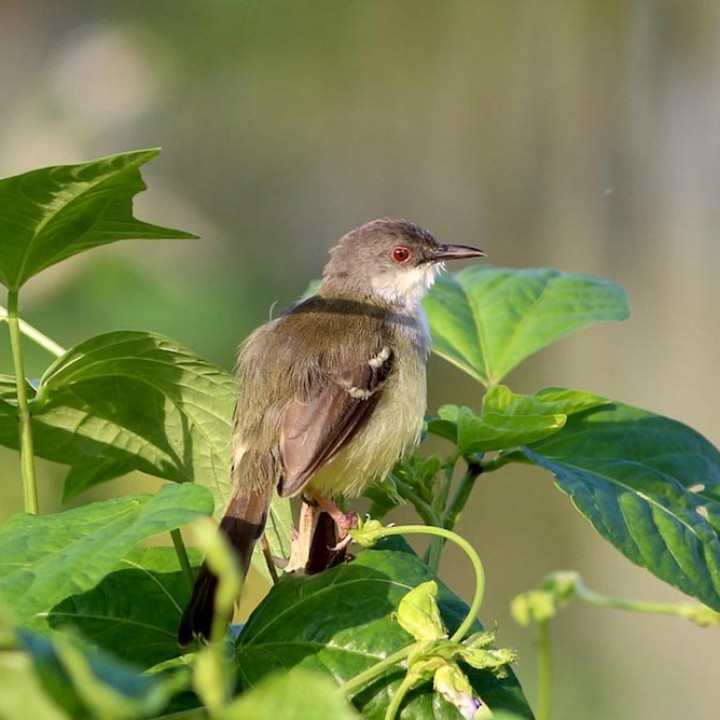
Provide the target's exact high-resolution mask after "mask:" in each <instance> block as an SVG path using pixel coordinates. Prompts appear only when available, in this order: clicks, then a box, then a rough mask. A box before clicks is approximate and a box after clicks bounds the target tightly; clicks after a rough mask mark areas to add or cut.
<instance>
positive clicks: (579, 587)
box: [575, 577, 716, 624]
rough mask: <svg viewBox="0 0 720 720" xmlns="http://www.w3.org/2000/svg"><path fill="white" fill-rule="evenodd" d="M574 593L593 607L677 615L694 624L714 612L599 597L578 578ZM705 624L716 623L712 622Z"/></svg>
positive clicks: (697, 606) (692, 606)
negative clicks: (699, 616)
mask: <svg viewBox="0 0 720 720" xmlns="http://www.w3.org/2000/svg"><path fill="white" fill-rule="evenodd" d="M575 592H576V593H577V596H578V597H579V598H580V599H581V600H584V601H585V602H589V603H591V604H593V605H601V606H603V607H609V608H614V609H615V610H631V611H633V612H644V613H653V614H659V615H677V616H679V617H684V618H687V619H689V620H694V621H696V622H697V620H695V617H696V616H697V615H699V614H704V613H707V614H708V615H709V614H714V611H713V610H712V609H711V608H708V607H706V606H705V605H701V604H699V603H680V604H664V603H653V602H645V601H643V600H624V599H622V598H614V597H608V596H607V595H600V594H599V593H596V592H593V591H592V590H588V589H587V588H586V587H585V585H584V584H583V582H582V580H581V579H580V577H578V578H577V579H576V580H575ZM700 624H703V623H700ZM705 624H716V623H715V622H713V623H705Z"/></svg>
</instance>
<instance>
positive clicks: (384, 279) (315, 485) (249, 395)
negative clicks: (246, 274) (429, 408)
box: [178, 218, 485, 645]
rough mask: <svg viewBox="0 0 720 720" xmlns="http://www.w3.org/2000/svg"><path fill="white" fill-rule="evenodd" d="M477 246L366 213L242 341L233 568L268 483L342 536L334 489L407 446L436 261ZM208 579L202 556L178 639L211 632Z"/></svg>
mask: <svg viewBox="0 0 720 720" xmlns="http://www.w3.org/2000/svg"><path fill="white" fill-rule="evenodd" d="M484 255H485V253H484V252H483V251H482V250H478V249H476V248H474V247H470V246H467V245H447V244H443V243H440V242H439V241H438V240H436V239H435V237H434V236H433V235H432V234H431V233H430V232H429V231H428V230H425V229H424V228H422V227H420V226H418V225H416V224H414V223H412V222H408V221H406V220H401V219H394V218H381V219H378V220H374V221H372V222H369V223H366V224H364V225H361V226H359V227H357V228H355V229H354V230H351V231H350V232H348V233H346V234H345V235H343V237H341V238H340V240H339V241H338V243H337V244H336V245H335V247H334V248H332V249H331V251H330V259H329V261H328V262H327V264H326V265H325V268H324V271H323V276H322V280H321V282H320V284H319V286H318V288H317V291H316V292H315V294H314V295H311V296H310V297H308V298H306V299H304V300H300V301H298V302H296V303H295V304H293V305H291V306H290V307H289V308H288V309H287V310H286V311H285V312H284V313H283V314H281V315H280V316H278V317H277V318H275V319H274V320H271V321H270V322H267V323H266V324H264V325H262V326H261V327H259V328H258V329H257V330H255V331H254V332H253V333H252V334H251V335H250V336H249V337H248V338H247V339H246V340H245V342H244V343H243V344H242V345H241V347H240V351H239V354H238V363H237V384H238V396H237V403H236V407H235V413H234V417H233V422H232V441H231V475H232V483H233V494H232V496H231V499H230V501H229V504H228V507H227V509H226V511H225V515H224V516H223V518H222V520H221V522H220V532H222V533H224V534H225V536H226V537H227V539H228V540H229V542H230V544H231V546H232V547H233V549H234V551H235V553H236V555H237V560H238V564H239V567H240V569H241V571H242V573H243V575H245V574H246V573H247V570H248V567H249V564H250V558H251V555H252V552H253V548H254V546H255V544H256V543H257V541H258V540H259V539H260V538H261V536H262V534H263V530H264V527H265V523H266V519H267V514H268V509H269V506H270V502H271V499H272V494H273V492H274V491H275V490H277V492H278V493H279V495H280V496H282V497H293V496H298V495H301V496H302V497H303V498H304V499H305V500H307V501H310V502H313V503H317V504H318V505H319V506H320V507H321V508H322V509H323V510H327V511H328V512H330V514H331V515H332V516H333V518H334V519H336V520H337V521H338V522H339V524H340V525H341V526H343V527H341V529H340V535H341V537H342V535H343V534H346V533H347V526H348V525H349V524H350V523H351V522H352V521H351V520H348V519H347V518H348V515H346V514H344V513H342V512H341V511H339V510H338V508H337V506H336V505H335V503H334V499H336V498H338V497H349V498H352V497H356V496H358V495H360V494H361V493H362V492H363V490H364V489H365V488H366V487H367V486H368V485H369V484H370V483H372V482H374V481H376V480H378V479H381V478H383V477H384V476H386V475H387V473H388V472H389V471H390V470H391V469H392V467H393V465H394V464H395V462H396V461H397V460H398V459H399V458H400V457H401V456H402V455H403V454H404V453H405V452H407V451H408V450H410V449H411V448H412V447H413V446H414V445H415V444H416V443H417V442H418V440H419V437H420V433H421V430H422V426H423V420H424V416H425V411H426V403H427V382H426V364H427V359H428V356H429V353H430V335H429V330H428V326H427V321H426V319H425V315H424V312H423V309H422V306H421V304H420V301H421V299H422V298H423V296H424V295H425V294H426V293H427V292H428V290H429V289H430V287H431V286H432V284H433V282H434V281H435V278H436V277H437V275H438V273H439V272H440V271H441V270H443V269H444V263H445V262H446V261H447V260H455V259H464V258H477V257H483V256H484ZM344 519H345V520H344ZM217 583H218V580H217V578H216V577H215V575H214V574H213V573H212V571H211V570H210V569H209V568H208V567H207V565H206V564H204V565H203V566H202V567H201V569H200V571H199V573H198V576H197V578H196V580H195V584H194V587H193V592H192V596H191V598H190V601H189V603H188V605H187V607H186V608H185V611H184V612H183V614H182V618H181V622H180V626H179V630H178V640H179V642H180V644H181V645H188V644H189V643H190V642H192V641H193V640H194V639H196V638H200V639H202V638H206V639H207V638H209V636H210V629H211V626H212V619H213V608H214V597H215V592H216V589H217ZM227 620H228V621H229V618H227Z"/></svg>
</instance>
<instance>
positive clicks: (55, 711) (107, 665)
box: [0, 620, 189, 720]
mask: <svg viewBox="0 0 720 720" xmlns="http://www.w3.org/2000/svg"><path fill="white" fill-rule="evenodd" d="M0 633H2V635H3V643H2V644H1V645H0V673H1V674H2V675H1V676H2V692H0V717H2V718H3V720H26V718H33V720H35V719H37V720H80V719H83V720H94V719H97V720H132V719H133V718H147V717H151V716H155V714H156V713H157V712H158V711H160V710H162V709H163V708H164V707H165V706H166V705H167V703H168V701H169V700H170V698H171V697H172V696H173V695H174V694H175V693H176V692H178V691H179V690H181V689H184V688H185V687H187V686H188V685H189V673H187V672H183V671H176V672H174V673H170V674H166V675H165V676H153V677H150V676H147V675H143V674H141V673H140V671H138V670H136V669H135V668H133V667H131V666H129V665H126V664H125V663H122V662H120V661H118V660H117V659H115V658H113V657H112V656H110V655H109V654H107V653H105V652H102V651H99V650H95V649H88V647H87V646H86V645H85V644H84V643H82V642H80V641H79V640H78V639H76V638H73V637H68V636H62V635H55V636H53V637H52V638H45V637H40V636H38V635H36V634H34V633H32V632H30V631H28V630H27V629H19V630H15V629H13V628H12V627H11V626H10V625H9V624H8V623H7V621H5V620H3V621H2V623H0Z"/></svg>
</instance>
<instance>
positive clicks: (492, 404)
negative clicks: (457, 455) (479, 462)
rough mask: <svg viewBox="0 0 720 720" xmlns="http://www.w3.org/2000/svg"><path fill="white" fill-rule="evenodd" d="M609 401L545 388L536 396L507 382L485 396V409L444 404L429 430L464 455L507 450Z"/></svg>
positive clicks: (589, 395) (558, 389) (529, 441)
mask: <svg viewBox="0 0 720 720" xmlns="http://www.w3.org/2000/svg"><path fill="white" fill-rule="evenodd" d="M606 402H607V400H605V399H604V398H601V397H598V396H597V395H593V394H592V393H587V392H582V391H579V390H565V389H562V388H545V389H543V390H539V391H538V392H536V393H535V394H534V395H519V394H517V393H513V392H512V391H511V390H510V389H509V388H507V387H505V386H504V385H496V386H494V387H492V388H490V389H489V390H488V391H487V393H485V397H484V398H483V412H482V414H481V415H476V414H475V413H474V412H473V411H472V410H471V409H470V408H468V407H458V406H457V405H443V406H442V407H441V408H440V409H439V410H438V415H439V416H440V417H439V419H434V420H430V421H429V422H428V430H429V431H430V432H431V433H433V434H434V435H439V436H440V437H444V438H446V439H447V440H450V441H451V442H453V443H455V444H456V445H457V446H458V449H459V450H460V452H461V453H463V455H466V456H467V455H471V454H473V453H479V452H489V451H491V450H504V449H507V448H515V447H519V446H520V445H526V444H528V443H532V442H535V441H537V440H540V439H542V438H544V437H548V436H550V435H553V434H555V433H556V432H557V431H558V430H560V429H561V428H562V427H563V426H564V425H565V421H566V420H567V416H568V415H572V414H574V413H578V412H582V411H583V410H587V409H589V408H592V407H597V406H598V405H603V404H605V403H606Z"/></svg>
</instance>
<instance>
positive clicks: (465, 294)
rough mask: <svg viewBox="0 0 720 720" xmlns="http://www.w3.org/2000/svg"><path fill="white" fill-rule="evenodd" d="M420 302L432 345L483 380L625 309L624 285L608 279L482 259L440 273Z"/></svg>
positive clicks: (492, 381) (491, 380) (493, 379)
mask: <svg viewBox="0 0 720 720" xmlns="http://www.w3.org/2000/svg"><path fill="white" fill-rule="evenodd" d="M424 306H425V310H426V312H427V316H428V324H429V326H430V333H431V335H432V338H433V350H434V351H435V352H436V353H437V354H438V355H440V356H441V357H444V358H445V359H446V360H448V361H449V362H451V363H453V364H454V365H457V366H458V367H460V368H461V369H463V370H465V371H466V372H468V373H469V374H470V375H472V376H473V377H474V378H476V379H477V380H479V381H480V382H481V383H483V384H484V385H486V386H493V385H496V384H497V383H499V382H500V381H501V380H502V379H503V378H504V377H505V376H506V375H507V374H508V373H509V372H510V371H511V370H512V369H513V368H515V367H516V366H517V365H519V364H520V363H521V362H522V361H523V360H524V359H525V358H526V357H528V356H529V355H532V354H533V353H535V352H537V351H538V350H540V349H542V348H544V347H545V346H547V345H550V344H551V343H552V342H554V341H555V340H558V339H559V338H561V337H563V336H564V335H567V334H569V333H571V332H574V331H575V330H579V329H580V328H583V327H585V326H587V325H592V324H593V323H597V322H601V321H603V320H624V319H626V318H627V317H628V315H629V310H628V305H627V298H626V296H625V293H624V291H623V290H622V289H621V288H620V287H618V286H617V285H615V284H614V283H612V282H610V281H608V280H603V279H601V278H596V277H591V276H589V275H576V274H571V273H564V272H561V271H559V270H551V269H537V270H513V269H508V268H493V267H487V266H475V267H469V268H466V269H465V270H461V271H460V272H459V273H457V274H456V275H450V274H447V275H443V276H441V277H440V278H439V279H438V281H437V282H436V283H435V285H434V287H433V288H432V290H431V291H430V293H429V294H428V296H427V297H426V298H425V301H424Z"/></svg>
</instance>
